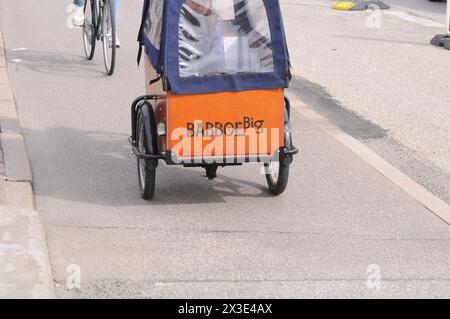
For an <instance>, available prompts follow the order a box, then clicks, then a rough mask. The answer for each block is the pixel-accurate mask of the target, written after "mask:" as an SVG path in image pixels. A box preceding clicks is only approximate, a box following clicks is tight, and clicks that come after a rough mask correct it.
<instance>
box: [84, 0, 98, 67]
mask: <svg viewBox="0 0 450 319" xmlns="http://www.w3.org/2000/svg"><path fill="white" fill-rule="evenodd" d="M96 1H97V0H88V1H86V2H85V4H84V24H83V48H84V54H85V55H86V58H87V59H88V60H92V59H93V58H94V53H95V43H96V32H97V27H96V26H97V18H98V17H97V4H96Z"/></svg>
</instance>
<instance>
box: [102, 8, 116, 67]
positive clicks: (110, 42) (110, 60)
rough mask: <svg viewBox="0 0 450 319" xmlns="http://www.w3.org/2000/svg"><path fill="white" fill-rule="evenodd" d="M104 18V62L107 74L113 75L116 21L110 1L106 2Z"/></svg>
mask: <svg viewBox="0 0 450 319" xmlns="http://www.w3.org/2000/svg"><path fill="white" fill-rule="evenodd" d="M102 17H103V19H102V31H103V36H102V41H103V60H104V62H105V69H106V73H107V74H108V75H112V74H113V73H114V66H115V63H116V19H115V16H114V8H113V7H112V5H111V1H110V0H105V3H104V6H103V12H102Z"/></svg>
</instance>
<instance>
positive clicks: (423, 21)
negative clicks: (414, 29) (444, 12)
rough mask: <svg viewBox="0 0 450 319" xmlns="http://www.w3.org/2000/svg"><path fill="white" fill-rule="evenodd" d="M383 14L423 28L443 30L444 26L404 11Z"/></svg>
mask: <svg viewBox="0 0 450 319" xmlns="http://www.w3.org/2000/svg"><path fill="white" fill-rule="evenodd" d="M384 13H385V14H388V15H391V16H394V17H397V18H400V19H402V20H405V21H408V22H413V23H415V24H419V25H422V26H425V27H432V28H445V25H444V24H442V23H439V22H435V21H433V20H430V19H427V18H422V17H419V16H416V15H413V14H410V13H408V12H405V11H384Z"/></svg>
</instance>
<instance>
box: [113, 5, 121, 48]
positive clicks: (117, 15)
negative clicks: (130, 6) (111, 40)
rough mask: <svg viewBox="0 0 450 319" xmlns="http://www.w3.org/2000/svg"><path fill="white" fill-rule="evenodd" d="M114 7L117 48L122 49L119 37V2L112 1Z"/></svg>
mask: <svg viewBox="0 0 450 319" xmlns="http://www.w3.org/2000/svg"><path fill="white" fill-rule="evenodd" d="M112 1H113V2H114V3H113V6H114V17H115V20H116V47H118V48H120V41H119V37H118V36H117V33H118V31H117V30H118V25H119V0H112Z"/></svg>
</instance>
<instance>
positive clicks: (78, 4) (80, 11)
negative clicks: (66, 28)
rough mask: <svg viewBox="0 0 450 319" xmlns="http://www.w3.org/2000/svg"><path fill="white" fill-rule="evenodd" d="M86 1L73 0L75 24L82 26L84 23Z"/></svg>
mask: <svg viewBox="0 0 450 319" xmlns="http://www.w3.org/2000/svg"><path fill="white" fill-rule="evenodd" d="M84 2H85V0H73V4H74V5H75V11H74V13H73V16H72V23H73V25H74V26H77V27H82V26H83V24H84Z"/></svg>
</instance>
